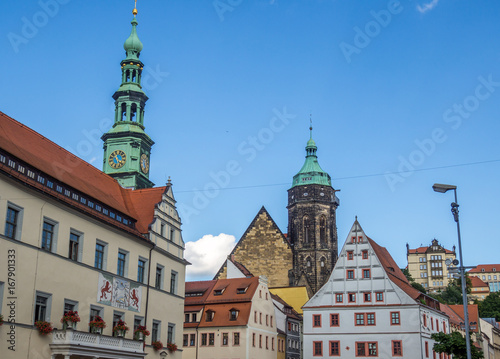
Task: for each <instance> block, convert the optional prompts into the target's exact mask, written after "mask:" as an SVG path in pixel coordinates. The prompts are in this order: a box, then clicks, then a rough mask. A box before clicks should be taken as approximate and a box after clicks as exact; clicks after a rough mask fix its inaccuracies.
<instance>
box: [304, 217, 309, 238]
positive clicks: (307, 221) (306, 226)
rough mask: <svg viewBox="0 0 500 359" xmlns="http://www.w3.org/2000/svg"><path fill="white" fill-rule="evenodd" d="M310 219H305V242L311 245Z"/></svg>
mask: <svg viewBox="0 0 500 359" xmlns="http://www.w3.org/2000/svg"><path fill="white" fill-rule="evenodd" d="M309 225H310V223H309V218H308V217H307V216H306V217H304V242H305V243H309V241H310V238H309V236H310V233H309Z"/></svg>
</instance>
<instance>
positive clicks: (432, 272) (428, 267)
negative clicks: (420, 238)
mask: <svg viewBox="0 0 500 359" xmlns="http://www.w3.org/2000/svg"><path fill="white" fill-rule="evenodd" d="M406 256H407V259H408V271H409V272H410V274H411V276H412V277H413V279H414V280H415V282H417V283H419V284H421V285H422V286H423V287H424V288H425V289H426V290H427V291H428V292H434V291H438V290H443V289H444V288H446V287H447V286H448V283H449V282H450V280H451V279H453V277H452V275H451V273H448V268H447V266H446V264H445V261H446V260H447V259H451V260H453V259H455V257H456V256H455V246H453V250H449V249H446V248H444V247H443V246H441V245H440V244H439V242H438V240H437V239H433V240H432V243H431V245H430V246H428V247H419V248H416V249H410V247H409V245H408V244H407V245H406Z"/></svg>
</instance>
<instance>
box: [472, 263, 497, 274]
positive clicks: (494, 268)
mask: <svg viewBox="0 0 500 359" xmlns="http://www.w3.org/2000/svg"><path fill="white" fill-rule="evenodd" d="M483 269H484V271H483ZM483 272H499V274H500V264H480V265H478V266H477V267H476V268H472V269H471V270H470V271H469V272H468V273H483Z"/></svg>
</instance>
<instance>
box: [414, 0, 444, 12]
mask: <svg viewBox="0 0 500 359" xmlns="http://www.w3.org/2000/svg"><path fill="white" fill-rule="evenodd" d="M438 2H439V0H432V1H431V2H430V3H427V4H424V5H422V6H420V5H417V10H418V11H419V12H420V13H421V14H425V13H426V12H427V11H430V10H432V9H434V8H435V7H436V5H437V4H438Z"/></svg>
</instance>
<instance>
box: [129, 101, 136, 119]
mask: <svg viewBox="0 0 500 359" xmlns="http://www.w3.org/2000/svg"><path fill="white" fill-rule="evenodd" d="M136 113H137V105H136V104H135V103H133V104H132V113H131V114H130V121H135V120H136V118H135V115H136Z"/></svg>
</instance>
